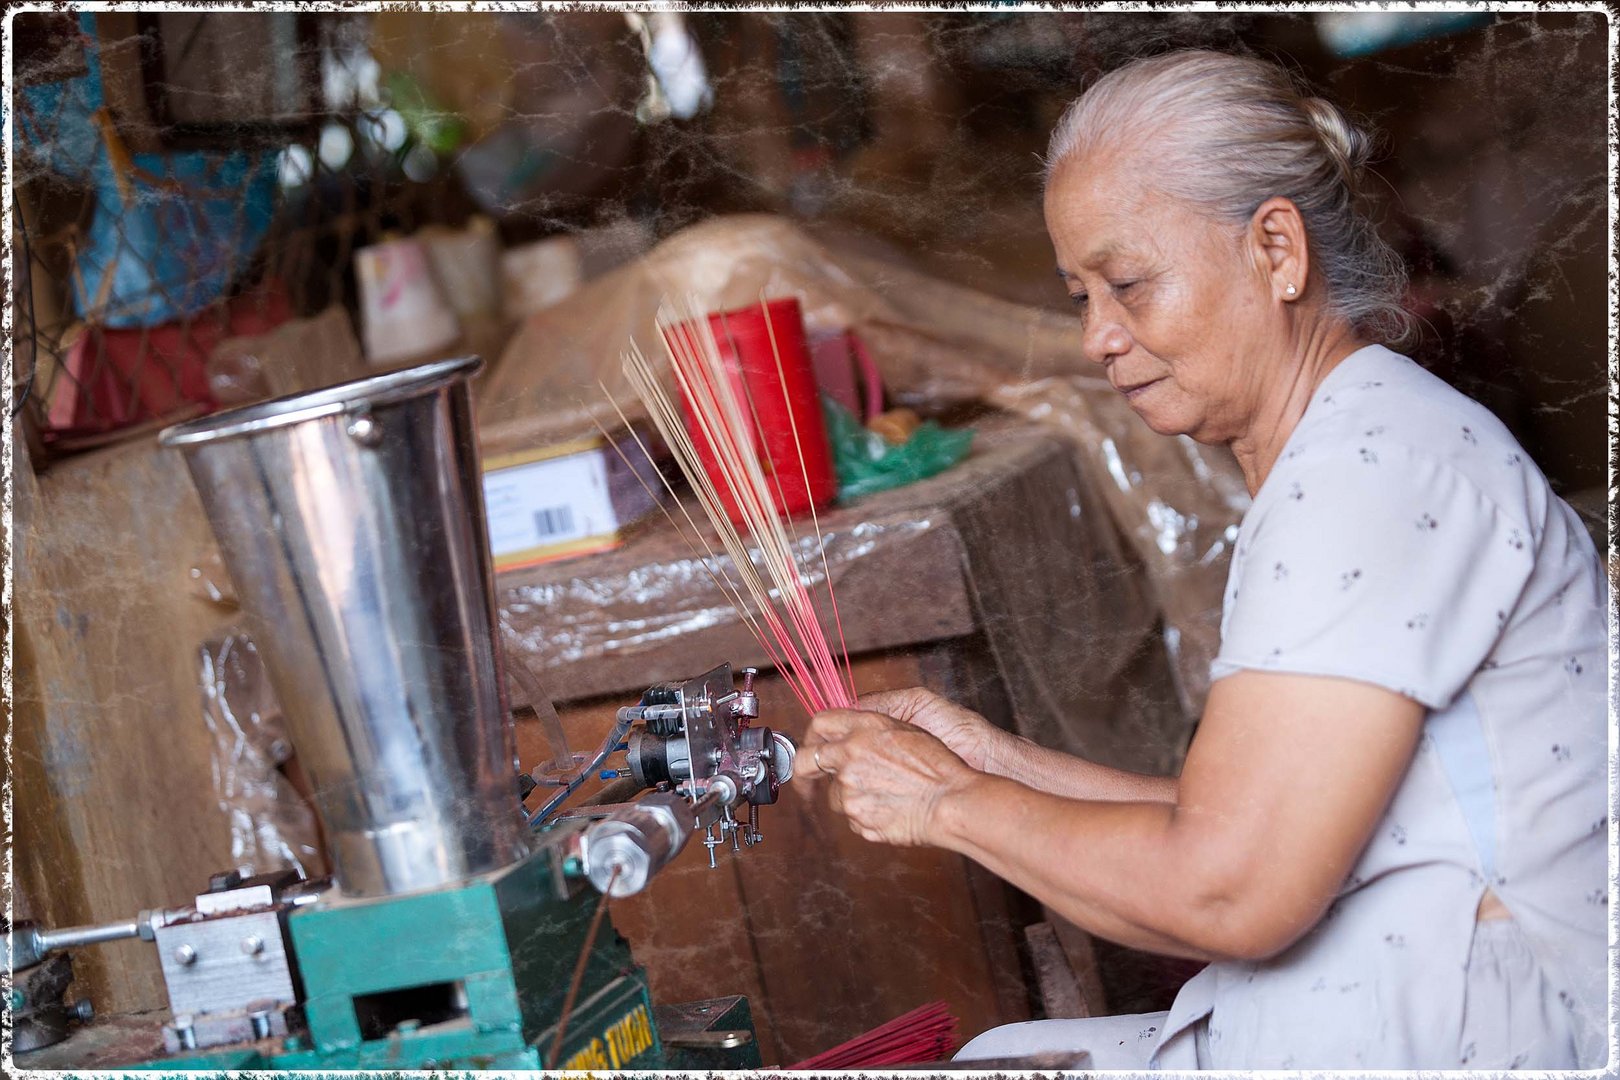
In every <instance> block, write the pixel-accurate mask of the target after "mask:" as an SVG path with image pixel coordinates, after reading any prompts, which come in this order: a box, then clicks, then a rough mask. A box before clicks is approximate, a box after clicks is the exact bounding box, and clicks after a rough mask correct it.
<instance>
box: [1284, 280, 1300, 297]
mask: <svg viewBox="0 0 1620 1080" xmlns="http://www.w3.org/2000/svg"><path fill="white" fill-rule="evenodd" d="M1283 291H1284V292H1286V293H1287V294H1288V295H1289V296H1293V295H1294V294H1295V293H1297V292H1299V290H1298V289H1296V288H1294V283H1293V282H1292V281H1290V282H1289V283H1288V287H1287V288H1286V289H1284V290H1283Z"/></svg>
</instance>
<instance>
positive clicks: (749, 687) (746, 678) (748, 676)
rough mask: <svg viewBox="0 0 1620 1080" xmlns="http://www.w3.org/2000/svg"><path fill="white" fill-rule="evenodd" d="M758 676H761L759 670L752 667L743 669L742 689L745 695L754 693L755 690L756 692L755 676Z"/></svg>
mask: <svg viewBox="0 0 1620 1080" xmlns="http://www.w3.org/2000/svg"><path fill="white" fill-rule="evenodd" d="M758 674H759V669H758V668H751V667H745V668H743V688H742V692H743V693H745V694H750V693H753V690H754V676H755V675H758Z"/></svg>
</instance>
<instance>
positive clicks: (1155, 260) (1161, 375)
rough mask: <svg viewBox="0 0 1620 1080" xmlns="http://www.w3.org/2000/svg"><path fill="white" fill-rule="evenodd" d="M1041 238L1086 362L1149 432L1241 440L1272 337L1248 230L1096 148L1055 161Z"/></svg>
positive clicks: (1265, 288) (1266, 294)
mask: <svg viewBox="0 0 1620 1080" xmlns="http://www.w3.org/2000/svg"><path fill="white" fill-rule="evenodd" d="M1046 230H1047V232H1048V233H1049V234H1050V236H1051V238H1052V246H1053V248H1054V249H1055V250H1056V253H1057V264H1058V274H1059V276H1060V277H1061V278H1062V279H1063V282H1064V285H1065V287H1066V288H1067V289H1068V291H1069V295H1070V297H1071V298H1072V299H1073V301H1074V304H1075V307H1076V309H1077V310H1078V312H1079V314H1080V319H1081V325H1082V334H1083V341H1082V347H1083V349H1084V352H1085V355H1086V357H1087V358H1088V359H1090V360H1092V361H1093V362H1095V363H1098V364H1101V365H1102V366H1103V368H1104V370H1105V371H1106V373H1107V376H1108V381H1109V382H1110V383H1112V384H1113V386H1114V388H1115V389H1116V390H1119V391H1120V392H1122V393H1123V394H1124V395H1125V397H1126V399H1127V400H1128V401H1129V402H1130V405H1131V408H1133V409H1134V410H1136V412H1137V414H1138V415H1139V416H1141V417H1142V419H1143V420H1145V421H1147V424H1148V426H1149V427H1151V428H1152V429H1153V430H1154V431H1157V432H1159V433H1160V434H1164V435H1172V434H1174V435H1190V436H1192V437H1193V438H1195V439H1197V440H1198V441H1199V442H1206V443H1220V442H1227V441H1230V440H1232V439H1234V438H1237V437H1239V436H1240V435H1242V434H1243V433H1244V432H1245V431H1246V430H1247V427H1248V424H1249V421H1250V419H1251V418H1252V417H1253V415H1254V413H1255V411H1256V410H1257V409H1258V407H1259V401H1260V396H1261V395H1260V390H1261V386H1260V383H1261V380H1262V378H1263V376H1264V374H1265V371H1264V368H1265V363H1264V360H1263V358H1264V357H1266V356H1267V355H1270V354H1271V353H1272V349H1271V348H1268V347H1267V346H1268V344H1271V343H1272V338H1271V336H1270V335H1273V334H1274V333H1275V324H1274V323H1272V322H1270V320H1271V319H1273V318H1274V313H1273V312H1272V311H1271V305H1269V303H1268V301H1269V298H1270V286H1269V283H1268V280H1267V277H1266V275H1265V273H1264V268H1263V264H1262V263H1260V262H1257V261H1256V259H1255V258H1254V256H1253V255H1252V254H1251V252H1250V250H1249V248H1248V246H1247V244H1246V239H1245V238H1246V232H1245V231H1244V230H1234V229H1233V228H1232V227H1230V226H1229V225H1226V224H1224V223H1221V222H1217V221H1214V220H1212V219H1211V218H1210V217H1209V216H1208V215H1206V214H1202V213H1199V212H1198V211H1197V210H1196V209H1194V208H1192V207H1189V206H1187V205H1186V204H1185V203H1182V202H1179V201H1177V200H1174V199H1171V198H1168V197H1166V196H1162V195H1159V194H1157V193H1155V192H1153V191H1151V190H1150V189H1149V186H1148V185H1147V184H1145V183H1143V176H1142V172H1141V169H1140V168H1139V167H1138V168H1132V167H1130V166H1129V165H1127V164H1125V163H1123V162H1121V161H1119V160H1117V159H1116V158H1113V157H1112V156H1109V155H1106V154H1102V153H1101V152H1097V153H1093V154H1090V155H1087V156H1086V157H1084V158H1081V157H1075V158H1071V159H1069V160H1067V161H1064V162H1062V163H1061V164H1059V166H1058V169H1057V171H1056V172H1055V173H1054V174H1053V176H1052V178H1051V182H1050V183H1049V184H1048V186H1047V190H1046Z"/></svg>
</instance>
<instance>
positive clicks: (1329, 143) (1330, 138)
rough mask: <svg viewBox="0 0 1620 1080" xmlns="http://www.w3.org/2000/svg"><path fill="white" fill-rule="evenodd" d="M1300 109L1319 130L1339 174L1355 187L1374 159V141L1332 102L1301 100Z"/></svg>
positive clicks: (1318, 132) (1319, 135)
mask: <svg viewBox="0 0 1620 1080" xmlns="http://www.w3.org/2000/svg"><path fill="white" fill-rule="evenodd" d="M1299 107H1300V108H1301V109H1302V110H1303V111H1304V113H1305V117H1306V119H1308V120H1309V121H1310V122H1311V127H1313V128H1315V129H1316V134H1317V137H1318V138H1320V139H1321V140H1322V145H1323V146H1325V147H1327V152H1328V154H1329V155H1331V156H1332V158H1333V160H1334V163H1335V164H1337V165H1338V166H1339V171H1340V172H1341V173H1343V174H1344V179H1345V181H1346V182H1347V183H1349V184H1350V185H1351V187H1352V188H1353V187H1354V186H1355V180H1356V174H1357V173H1359V172H1360V171H1361V169H1362V167H1363V166H1364V165H1366V164H1367V159H1368V158H1370V157H1371V156H1372V140H1371V139H1369V138H1368V137H1367V136H1366V134H1365V133H1363V132H1362V131H1360V130H1359V129H1357V128H1356V127H1355V125H1353V124H1351V123H1350V121H1348V120H1346V119H1345V118H1344V114H1343V113H1341V112H1340V111H1339V110H1338V108H1337V107H1336V106H1335V105H1333V103H1332V102H1329V101H1324V100H1323V99H1321V98H1319V97H1308V98H1303V99H1301V100H1300V103H1299Z"/></svg>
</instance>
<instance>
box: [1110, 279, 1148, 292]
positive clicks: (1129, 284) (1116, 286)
mask: <svg viewBox="0 0 1620 1080" xmlns="http://www.w3.org/2000/svg"><path fill="white" fill-rule="evenodd" d="M1109 284H1110V285H1111V287H1112V288H1113V290H1114V292H1115V293H1118V294H1121V295H1123V294H1124V293H1128V292H1130V291H1131V290H1132V289H1134V288H1136V287H1137V286H1138V285H1140V284H1142V282H1141V281H1139V280H1138V281H1114V282H1110V283H1109Z"/></svg>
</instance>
